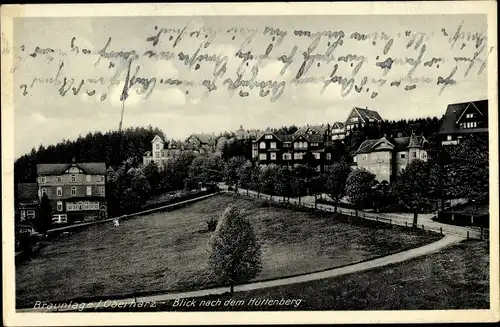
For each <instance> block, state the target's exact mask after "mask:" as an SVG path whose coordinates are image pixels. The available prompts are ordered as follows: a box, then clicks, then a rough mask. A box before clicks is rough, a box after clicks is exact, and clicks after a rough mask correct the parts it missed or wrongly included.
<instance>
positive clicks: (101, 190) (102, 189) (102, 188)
mask: <svg viewBox="0 0 500 327" xmlns="http://www.w3.org/2000/svg"><path fill="white" fill-rule="evenodd" d="M99 191H100V192H101V195H104V186H101V187H100V190H99Z"/></svg>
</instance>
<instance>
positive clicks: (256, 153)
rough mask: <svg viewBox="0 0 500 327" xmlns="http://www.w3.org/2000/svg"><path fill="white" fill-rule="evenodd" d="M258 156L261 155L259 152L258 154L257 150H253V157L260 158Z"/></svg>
mask: <svg viewBox="0 0 500 327" xmlns="http://www.w3.org/2000/svg"><path fill="white" fill-rule="evenodd" d="M258 154H259V152H258V151H257V150H253V155H252V156H253V158H255V157H257V156H258Z"/></svg>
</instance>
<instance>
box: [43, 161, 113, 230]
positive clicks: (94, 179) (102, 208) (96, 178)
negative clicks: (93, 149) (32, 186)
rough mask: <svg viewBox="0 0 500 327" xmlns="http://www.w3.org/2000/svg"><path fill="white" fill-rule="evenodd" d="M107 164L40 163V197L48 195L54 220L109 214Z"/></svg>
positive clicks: (74, 219) (83, 218)
mask: <svg viewBox="0 0 500 327" xmlns="http://www.w3.org/2000/svg"><path fill="white" fill-rule="evenodd" d="M106 174H107V170H106V164H105V163H103V162H88V163H85V162H83V163H77V162H74V160H73V163H56V164H38V165H37V176H38V196H39V198H41V197H42V196H43V195H44V194H46V195H47V197H48V199H49V200H50V203H51V205H52V212H53V215H52V217H53V218H52V219H53V222H54V223H66V222H70V223H71V222H76V221H88V220H94V219H100V218H106V217H107V204H106V177H105V176H106Z"/></svg>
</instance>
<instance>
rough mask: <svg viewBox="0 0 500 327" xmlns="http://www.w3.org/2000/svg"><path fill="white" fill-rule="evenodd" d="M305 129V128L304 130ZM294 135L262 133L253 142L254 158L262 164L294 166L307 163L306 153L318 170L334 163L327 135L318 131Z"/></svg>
mask: <svg viewBox="0 0 500 327" xmlns="http://www.w3.org/2000/svg"><path fill="white" fill-rule="evenodd" d="M304 131H305V130H304ZM305 132H306V133H305V134H297V133H295V134H293V135H276V134H275V133H273V132H271V131H266V132H265V133H262V134H261V135H260V136H259V137H257V139H256V140H255V141H253V144H252V158H253V159H254V160H255V161H256V162H257V163H259V164H261V165H266V164H277V165H287V166H293V165H295V164H304V163H306V159H307V157H305V156H306V154H308V153H309V154H311V155H312V156H313V157H314V159H315V161H316V162H313V166H314V167H315V168H316V171H318V172H319V171H324V166H325V165H328V164H331V163H332V154H331V152H328V151H326V150H325V142H326V141H327V140H326V137H327V136H326V135H327V134H324V135H321V134H320V133H318V132H310V133H307V131H305Z"/></svg>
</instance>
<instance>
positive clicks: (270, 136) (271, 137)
mask: <svg viewBox="0 0 500 327" xmlns="http://www.w3.org/2000/svg"><path fill="white" fill-rule="evenodd" d="M265 138H266V140H272V139H273V136H272V135H271V134H267V135H266V136H265Z"/></svg>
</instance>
